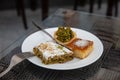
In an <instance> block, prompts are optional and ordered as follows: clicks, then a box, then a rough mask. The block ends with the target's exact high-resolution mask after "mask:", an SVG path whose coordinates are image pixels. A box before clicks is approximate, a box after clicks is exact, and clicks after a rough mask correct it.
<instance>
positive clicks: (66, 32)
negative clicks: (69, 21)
mask: <svg viewBox="0 0 120 80" xmlns="http://www.w3.org/2000/svg"><path fill="white" fill-rule="evenodd" d="M75 38H76V33H75V32H73V31H72V30H71V28H70V27H59V28H58V30H57V31H56V32H55V33H54V39H55V40H56V41H57V42H58V43H60V44H62V45H66V44H68V43H70V42H71V41H72V40H74V39H75Z"/></svg>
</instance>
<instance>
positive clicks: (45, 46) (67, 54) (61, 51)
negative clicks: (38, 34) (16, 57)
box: [33, 42, 73, 64]
mask: <svg viewBox="0 0 120 80" xmlns="http://www.w3.org/2000/svg"><path fill="white" fill-rule="evenodd" d="M33 52H34V54H35V55H36V56H38V57H39V58H40V59H41V60H42V62H43V63H44V64H54V63H64V62H67V61H70V60H72V59H73V52H72V51H71V50H69V49H67V48H65V47H63V46H61V45H59V44H57V43H54V42H43V43H41V44H40V45H38V46H36V47H34V48H33Z"/></svg>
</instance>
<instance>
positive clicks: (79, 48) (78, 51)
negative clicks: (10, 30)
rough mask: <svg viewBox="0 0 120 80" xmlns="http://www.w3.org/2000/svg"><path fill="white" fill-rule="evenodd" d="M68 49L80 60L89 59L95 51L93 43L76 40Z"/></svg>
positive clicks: (68, 45)
mask: <svg viewBox="0 0 120 80" xmlns="http://www.w3.org/2000/svg"><path fill="white" fill-rule="evenodd" d="M67 47H68V48H70V49H71V50H72V51H73V52H74V56H75V57H77V58H80V59H83V58H85V57H87V56H88V55H89V54H90V53H91V52H92V51H93V41H90V40H84V39H79V38H76V39H74V40H73V41H72V42H71V43H69V44H67Z"/></svg>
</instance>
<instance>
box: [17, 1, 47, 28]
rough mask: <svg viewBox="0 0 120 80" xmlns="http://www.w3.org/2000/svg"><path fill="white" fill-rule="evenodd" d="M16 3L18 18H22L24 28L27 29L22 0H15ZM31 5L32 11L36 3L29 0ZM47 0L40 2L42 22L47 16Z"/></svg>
mask: <svg viewBox="0 0 120 80" xmlns="http://www.w3.org/2000/svg"><path fill="white" fill-rule="evenodd" d="M15 1H16V9H17V14H18V16H21V17H22V21H23V24H24V28H25V29H27V28H28V26H27V19H26V14H25V6H24V0H15ZM30 1H31V2H30V3H31V5H30V8H31V9H32V10H35V8H36V2H35V0H30ZM48 3H49V2H48V0H41V9H42V10H41V11H42V20H44V19H45V18H46V17H47V16H48V6H49V5H48Z"/></svg>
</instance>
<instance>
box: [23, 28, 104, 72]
mask: <svg viewBox="0 0 120 80" xmlns="http://www.w3.org/2000/svg"><path fill="white" fill-rule="evenodd" d="M57 29H58V28H57V27H55V28H49V29H46V31H47V32H49V33H50V34H51V35H53V34H54V32H55V31H56V30H57ZM71 29H72V30H73V31H74V32H76V34H77V37H78V38H82V39H87V40H92V41H93V42H94V50H93V51H92V53H91V54H90V55H89V56H88V57H86V58H84V59H77V58H74V59H73V60H71V61H68V62H66V63H62V64H50V65H45V64H43V63H42V62H41V60H40V59H39V58H38V57H36V56H35V57H32V58H30V59H28V60H29V61H30V62H32V63H33V64H35V65H37V66H40V67H44V68H49V69H55V70H70V69H76V68H81V67H84V66H87V65H90V64H92V63H94V62H95V61H96V60H98V59H99V58H100V56H101V55H102V53H103V44H102V42H101V41H100V39H99V38H98V37H96V36H95V35H93V34H92V33H90V32H87V31H85V30H81V29H77V28H71ZM51 40H52V39H51V38H50V37H49V36H48V35H46V34H45V33H44V32H42V31H37V32H35V33H33V34H31V35H29V36H28V37H27V38H26V39H25V40H24V41H23V44H22V52H27V51H31V52H33V47H35V46H37V45H39V44H40V43H42V42H46V41H51Z"/></svg>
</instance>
